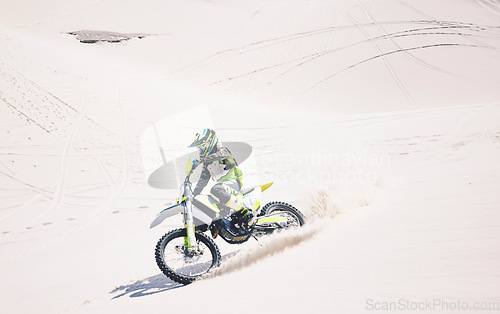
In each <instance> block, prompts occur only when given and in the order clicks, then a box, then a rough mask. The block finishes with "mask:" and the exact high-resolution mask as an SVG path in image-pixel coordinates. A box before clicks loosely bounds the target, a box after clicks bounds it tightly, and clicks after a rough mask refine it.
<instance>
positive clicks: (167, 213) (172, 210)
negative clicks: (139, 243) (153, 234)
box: [149, 204, 184, 229]
mask: <svg viewBox="0 0 500 314" xmlns="http://www.w3.org/2000/svg"><path fill="white" fill-rule="evenodd" d="M183 211H184V204H176V205H173V206H170V207H168V208H165V209H164V210H162V211H161V212H160V213H159V214H158V215H157V216H156V218H155V220H153V222H152V223H151V225H150V226H149V228H150V229H152V228H154V227H156V226H158V225H159V224H161V223H162V222H163V221H164V220H165V219H167V218H169V217H172V216H174V215H177V214H180V213H182V212H183Z"/></svg>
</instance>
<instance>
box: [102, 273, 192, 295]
mask: <svg viewBox="0 0 500 314" xmlns="http://www.w3.org/2000/svg"><path fill="white" fill-rule="evenodd" d="M182 286H184V285H183V284H180V283H177V282H175V281H173V280H171V279H170V278H168V277H166V276H165V275H163V274H159V275H155V276H151V277H148V278H145V279H142V280H138V281H136V282H134V283H132V284H129V285H124V286H120V287H117V288H115V289H114V290H113V291H111V292H110V294H115V293H119V292H121V293H120V294H118V295H115V296H114V297H113V298H112V300H114V299H118V298H121V297H124V296H126V295H128V296H129V297H130V298H137V297H144V296H148V295H152V294H156V293H161V292H166V291H169V290H172V289H176V288H180V287H182Z"/></svg>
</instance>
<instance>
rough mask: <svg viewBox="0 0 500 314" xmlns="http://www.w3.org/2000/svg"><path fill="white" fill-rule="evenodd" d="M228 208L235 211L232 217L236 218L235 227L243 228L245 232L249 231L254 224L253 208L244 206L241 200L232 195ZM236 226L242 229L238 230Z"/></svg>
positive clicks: (227, 204)
mask: <svg viewBox="0 0 500 314" xmlns="http://www.w3.org/2000/svg"><path fill="white" fill-rule="evenodd" d="M226 206H228V207H229V208H231V209H233V210H234V211H235V213H234V214H233V215H232V217H234V218H236V219H234V221H233V225H234V226H235V227H236V228H237V229H241V228H243V229H245V230H248V229H249V228H250V227H251V225H252V223H253V218H254V213H253V211H252V209H251V208H247V207H246V206H245V204H243V202H242V201H241V198H237V197H236V196H234V195H231V198H230V199H229V201H228V202H227V203H226ZM236 224H238V225H239V226H240V227H241V228H238V226H236ZM242 231H243V230H242Z"/></svg>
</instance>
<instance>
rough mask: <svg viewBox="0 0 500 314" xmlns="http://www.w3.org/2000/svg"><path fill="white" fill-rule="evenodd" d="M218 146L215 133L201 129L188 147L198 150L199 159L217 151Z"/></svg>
mask: <svg viewBox="0 0 500 314" xmlns="http://www.w3.org/2000/svg"><path fill="white" fill-rule="evenodd" d="M218 145H219V139H218V138H217V134H216V133H215V131H213V130H210V129H203V130H202V131H201V132H199V133H196V136H195V137H194V140H193V142H192V143H191V145H189V146H188V147H196V148H198V151H199V152H200V157H207V156H208V155H210V154H211V153H214V152H216V151H217V150H218V149H219V147H218Z"/></svg>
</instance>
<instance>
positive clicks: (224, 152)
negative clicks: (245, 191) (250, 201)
mask: <svg viewBox="0 0 500 314" xmlns="http://www.w3.org/2000/svg"><path fill="white" fill-rule="evenodd" d="M201 161H202V162H203V163H204V164H206V165H207V170H208V171H209V172H210V177H211V178H212V179H213V180H215V181H217V182H225V181H228V180H232V179H235V180H237V181H238V182H240V184H242V177H243V172H242V171H241V170H240V169H239V168H238V166H237V163H236V161H235V160H234V158H233V157H232V156H231V153H230V152H229V150H228V149H227V148H225V147H222V148H220V149H219V150H218V151H217V152H215V153H213V154H210V155H208V156H207V158H204V159H202V160H201Z"/></svg>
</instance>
